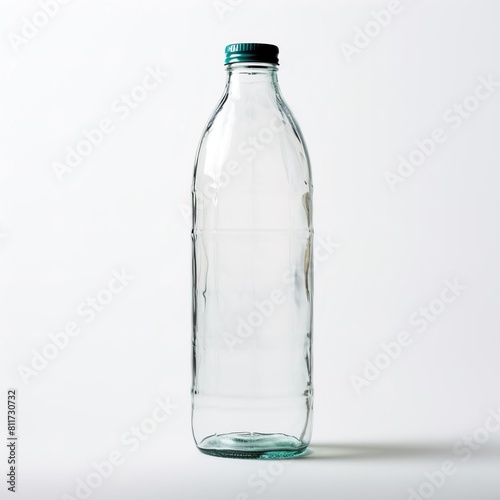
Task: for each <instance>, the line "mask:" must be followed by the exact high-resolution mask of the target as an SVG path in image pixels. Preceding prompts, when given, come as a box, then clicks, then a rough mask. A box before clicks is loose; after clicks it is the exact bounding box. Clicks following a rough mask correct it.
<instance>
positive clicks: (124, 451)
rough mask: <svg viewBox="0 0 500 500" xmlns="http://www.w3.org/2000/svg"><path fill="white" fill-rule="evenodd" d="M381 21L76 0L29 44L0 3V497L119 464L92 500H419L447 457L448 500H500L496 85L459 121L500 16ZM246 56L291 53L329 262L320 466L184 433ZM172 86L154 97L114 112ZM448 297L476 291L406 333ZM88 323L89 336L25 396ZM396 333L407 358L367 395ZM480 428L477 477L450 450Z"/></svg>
mask: <svg viewBox="0 0 500 500" xmlns="http://www.w3.org/2000/svg"><path fill="white" fill-rule="evenodd" d="M388 4H391V2H385V1H382V0H377V1H364V2H362V1H356V2H352V1H350V2H349V1H339V0H335V1H326V0H325V1H319V0H315V1H308V2H306V1H290V0H287V1H284V0H283V1H265V0H251V1H250V0H242V1H237V0H232V2H230V1H229V0H222V1H221V2H219V4H218V7H217V3H216V2H212V1H211V0H197V1H194V0H190V1H182V2H181V1H180V0H179V1H175V2H171V1H166V0H144V1H139V0H136V1H132V0H128V1H125V0H121V1H119V0H99V1H97V0H90V1H89V0H87V1H83V0H72V1H70V2H68V3H67V4H66V5H59V11H58V12H57V13H56V14H55V15H54V17H53V18H51V19H50V20H49V21H48V22H47V23H46V25H45V26H42V27H40V28H35V31H34V34H33V31H32V33H31V36H32V38H31V39H28V38H26V39H25V43H19V38H17V39H16V38H15V35H18V36H22V30H23V26H24V25H25V21H24V18H27V19H28V20H32V19H33V17H34V16H36V15H37V13H38V12H40V11H41V8H40V5H39V3H38V2H37V1H35V0H22V1H20V0H1V3H0V5H1V9H0V19H1V26H0V30H1V32H0V37H1V38H0V62H1V64H0V103H1V108H0V234H1V236H0V341H1V344H0V349H1V350H0V356H1V362H0V370H1V371H0V377H1V378H0V380H1V382H2V383H1V396H0V399H1V404H0V410H1V413H2V416H1V418H0V422H1V423H2V424H1V425H2V430H1V432H0V436H5V435H6V431H7V430H6V417H5V415H6V398H7V389H8V388H11V387H15V388H17V389H18V435H19V442H18V458H19V464H18V485H17V489H18V491H17V493H16V495H13V494H12V493H9V492H8V491H7V484H6V483H5V482H4V479H2V484H1V486H0V488H1V490H0V491H1V495H2V498H3V497H4V495H5V498H10V497H12V498H19V499H23V500H24V499H30V500H31V499H35V498H36V499H39V500H46V499H47V500H48V499H60V498H69V497H64V496H63V495H64V494H68V495H71V496H72V497H74V498H78V496H77V495H76V492H75V489H76V486H77V484H78V483H77V480H78V479H79V478H80V479H82V480H85V479H86V478H87V477H88V476H89V474H91V473H92V472H93V470H94V469H93V466H92V463H93V462H102V461H103V460H107V459H108V457H109V455H110V453H112V452H114V451H118V452H119V453H121V455H122V456H123V463H122V464H121V465H119V466H118V467H116V468H115V470H114V471H113V472H112V474H111V475H110V476H109V477H108V478H105V479H104V480H103V482H102V484H101V485H100V486H99V487H97V488H95V489H92V490H91V493H90V494H89V496H90V497H91V498H93V499H94V498H95V499H96V500H97V499H115V498H122V499H138V498H141V499H151V500H159V499H164V498H186V499H198V498H204V499H214V500H215V499H217V500H220V499H228V500H229V499H231V500H232V499H235V500H238V499H239V500H248V499H254V498H269V499H271V498H272V499H275V498H279V499H281V498H290V499H295V498H297V499H298V498H305V497H307V498H310V497H314V498H318V499H333V498H338V499H342V500H344V499H352V500H365V499H366V500H368V499H370V500H371V499H374V498H383V499H385V500H392V499H401V500H404V499H406V498H408V497H409V496H410V493H409V488H414V489H415V490H418V488H419V487H420V485H421V484H422V483H423V482H424V481H426V476H425V474H426V472H432V471H435V470H437V469H438V468H440V467H441V464H442V462H443V461H445V460H451V461H452V462H453V464H454V465H455V467H456V473H455V474H453V475H452V476H450V477H448V478H447V479H446V482H445V484H444V486H442V487H441V488H439V489H437V490H436V491H435V492H434V493H433V496H434V497H435V498H440V499H453V500H462V499H463V500H469V499H474V500H490V499H491V500H498V499H499V498H500V476H499V475H498V470H499V462H500V432H498V433H496V434H495V433H494V432H493V433H491V435H489V436H486V437H485V435H484V433H482V432H481V431H478V432H476V431H477V429H479V428H480V427H482V426H483V424H484V422H485V421H486V419H487V418H488V415H489V413H488V412H489V411H491V410H495V409H496V410H497V411H498V409H499V406H500V394H499V381H500V363H499V350H500V339H499V335H500V328H499V327H500V316H499V315H498V310H499V299H500V291H499V283H500V261H499V257H498V256H499V254H500V238H499V234H498V232H499V223H500V217H499V215H500V196H499V187H498V186H499V184H500V170H499V167H500V164H499V160H500V150H499V146H498V144H499V140H498V134H499V132H500V118H499V117H500V87H498V86H496V87H494V88H493V90H492V91H491V93H490V96H489V97H488V98H485V99H484V100H482V101H475V100H474V98H470V99H469V100H468V101H467V102H466V103H467V104H468V105H469V107H471V108H474V109H473V111H471V112H470V113H469V115H470V116H468V117H467V118H463V119H462V120H461V121H460V123H459V122H458V119H454V120H453V119H451V117H452V116H457V112H456V111H454V108H453V106H454V105H456V104H462V103H463V102H464V100H466V99H468V98H469V97H470V96H473V95H474V93H475V91H476V88H477V87H478V85H479V84H480V79H481V78H484V79H488V78H492V79H493V81H495V82H497V81H500V58H499V50H498V49H499V47H500V30H499V29H498V26H499V21H500V3H499V2H498V1H494V0H475V1H472V0H469V1H466V0H460V1H458V0H439V1H437V0H434V1H431V0H418V1H417V0H413V2H411V1H409V0H406V1H404V0H401V2H400V4H399V8H398V9H397V10H398V13H397V14H393V15H392V17H391V19H390V20H389V21H388V22H386V23H385V24H386V26H385V27H380V25H374V24H373V19H374V15H373V12H379V11H380V10H382V9H387V8H388ZM224 5H225V6H226V7H225V8H224ZM392 5H393V4H392ZM41 19H42V21H43V16H42V18H41ZM370 22H371V24H369V25H368V26H369V28H368V30H369V31H370V29H371V30H372V31H371V33H372V35H373V34H374V36H370V38H369V43H365V45H366V46H365V47H363V48H360V44H362V43H363V41H362V40H361V38H362V35H360V34H359V33H360V31H365V27H366V26H367V23H370ZM377 26H378V27H377ZM358 30H360V31H358ZM356 33H357V34H358V38H357V39H356V40H357V43H358V48H356V53H351V56H350V57H348V56H347V57H346V47H347V45H343V44H351V45H354V43H355V37H356ZM16 40H17V41H16ZM242 41H244V42H248V41H250V42H254V41H255V42H268V43H275V44H277V45H278V46H279V47H280V50H281V54H280V61H281V66H280V73H279V78H280V82H281V88H282V91H283V94H284V96H285V99H286V100H287V102H288V104H289V105H290V107H291V109H292V110H293V112H294V113H295V115H296V118H297V119H298V122H299V123H300V125H301V128H302V130H303V132H304V136H305V138H306V141H307V144H308V147H309V152H310V156H311V160H312V167H313V180H314V187H315V193H314V195H315V198H314V203H315V230H316V237H317V240H316V241H317V242H318V241H320V240H323V241H330V242H334V243H335V249H334V251H333V252H332V254H331V256H329V257H328V258H326V259H322V260H321V261H320V262H316V274H315V283H316V295H315V330H314V353H315V372H314V376H315V388H316V392H315V396H316V399H315V419H314V432H313V443H312V446H311V453H310V455H308V456H307V457H305V458H304V459H300V460H294V461H286V462H266V463H263V462H255V461H238V460H223V459H216V458H212V457H206V456H203V455H201V454H200V453H199V452H198V451H197V450H196V448H195V446H194V442H193V440H192V437H191V433H190V393H189V391H190V383H191V372H190V370H191V360H190V335H191V333H190V328H191V318H190V307H191V303H190V299H191V295H190V286H191V276H190V273H191V267H190V266H191V248H190V220H189V213H188V211H189V208H188V207H189V204H190V188H191V176H192V166H193V160H194V154H195V150H196V147H197V144H198V140H199V137H200V134H201V132H202V130H203V127H204V125H205V122H206V120H207V119H208V117H209V115H210V113H211V111H212V109H213V108H214V106H215V104H216V103H217V101H218V99H219V97H220V95H221V93H222V90H223V86H224V80H225V71H224V67H223V57H224V53H223V51H224V46H225V45H226V44H227V43H233V42H242ZM157 66H158V67H159V68H160V71H162V72H164V73H166V74H167V75H166V76H164V77H163V78H162V79H161V80H162V81H161V83H159V85H158V86H157V88H155V89H153V90H151V91H149V92H147V96H146V97H145V99H144V100H143V101H142V102H140V103H138V104H137V106H136V107H135V108H134V109H132V110H131V111H130V114H129V115H128V116H126V117H125V111H124V110H123V108H120V109H122V111H121V112H118V111H117V108H116V101H117V100H120V99H122V95H123V94H130V92H131V91H132V90H133V89H134V88H135V87H136V86H137V85H138V84H140V83H141V82H142V80H143V79H144V77H145V75H146V74H147V71H148V69H147V68H148V67H149V68H156V67H157ZM137 92H140V91H137ZM136 95H140V94H136ZM481 95H483V96H484V92H483V94H481ZM476 104H477V109H475V108H476ZM450 109H451V111H450ZM106 117H107V118H109V120H111V122H112V124H113V125H112V126H113V131H112V132H111V133H109V134H106V136H105V138H104V140H103V141H102V143H101V144H100V145H99V146H98V147H95V148H94V149H93V151H92V152H91V153H90V154H89V155H88V156H87V157H86V158H84V159H83V161H82V162H81V163H80V164H79V165H78V166H76V167H74V168H73V169H72V170H71V171H69V172H66V173H65V174H64V175H62V177H61V176H59V177H60V178H59V179H58V177H57V176H56V174H55V172H54V162H64V161H65V156H66V154H67V148H68V147H75V146H76V145H77V144H78V143H79V141H81V140H82V138H83V135H82V131H83V130H91V129H94V128H96V127H97V126H98V125H99V122H100V121H101V120H102V119H103V118H106ZM124 118H125V119H124ZM436 128H441V129H442V130H443V132H444V134H445V135H446V140H445V141H444V142H443V143H442V144H438V145H437V146H436V147H435V149H434V151H433V152H432V154H431V155H430V156H429V157H426V159H425V162H424V163H423V164H422V165H421V166H418V167H416V168H415V169H414V171H413V172H412V173H410V174H409V175H408V174H407V176H406V177H404V178H403V177H401V179H402V181H403V182H400V183H398V184H397V185H396V186H395V189H394V190H391V189H390V186H389V183H388V182H387V179H386V177H385V173H386V172H388V171H392V172H394V173H397V171H398V170H397V169H398V163H399V160H398V157H399V156H400V155H403V156H405V157H406V158H408V156H409V154H410V153H411V151H412V150H414V149H416V147H417V146H416V144H415V141H416V140H422V139H424V138H428V137H431V134H432V133H433V131H434V129H436ZM114 270H116V271H119V272H121V271H122V270H125V272H126V273H128V274H129V275H131V276H133V277H134V278H133V279H132V280H131V281H130V282H129V283H128V286H127V287H126V288H124V290H123V291H122V292H121V293H116V294H115V295H114V296H113V300H112V302H111V303H110V304H109V305H107V306H106V307H105V308H104V310H103V311H101V312H99V313H98V314H96V315H95V317H94V318H92V321H89V322H86V320H85V317H84V316H81V315H78V313H77V309H78V307H79V305H80V304H81V303H82V302H85V301H86V300H87V298H88V297H92V296H95V295H96V294H98V293H99V292H101V291H102V290H103V289H105V288H106V286H107V283H108V282H109V280H110V279H111V277H112V273H113V271H114ZM446 279H448V280H451V281H453V280H455V279H456V280H458V282H459V283H460V284H462V285H464V286H465V287H466V289H465V290H464V291H463V292H462V293H461V294H460V296H458V297H457V298H456V300H455V301H454V302H453V303H451V304H448V305H445V307H444V310H443V311H441V314H439V315H437V317H436V319H435V321H433V322H432V323H431V322H429V323H428V325H427V326H428V327H427V328H425V331H422V332H418V331H417V328H416V327H415V325H412V324H411V323H410V321H409V318H410V317H411V316H412V315H413V314H414V313H417V314H418V311H419V308H420V307H427V306H428V305H429V303H430V302H431V301H433V300H434V299H439V297H440V294H441V290H442V289H443V288H444V287H445V280H446ZM434 304H435V307H438V308H439V307H440V305H439V303H438V302H435V303H434ZM87 319H89V316H87ZM72 321H75V322H77V323H78V325H79V327H80V331H81V333H80V334H79V335H78V336H76V337H74V338H71V340H70V342H69V344H68V346H67V347H65V348H64V349H62V350H60V351H59V353H58V355H57V357H56V358H55V359H52V360H50V361H49V362H48V363H47V366H46V367H45V368H43V369H41V370H38V371H37V372H36V373H37V375H30V376H29V377H27V380H26V377H25V380H23V378H22V377H21V376H20V372H19V367H20V366H21V365H23V366H26V367H29V368H31V363H32V359H33V356H34V352H33V351H37V352H41V351H42V350H43V349H44V347H45V346H46V345H47V344H48V343H49V342H50V338H49V334H54V333H57V332H60V331H61V330H63V329H64V328H65V327H66V325H67V324H68V323H70V322H72ZM421 324H422V323H421ZM422 329H423V328H422ZM401 331H407V332H408V333H409V334H410V335H411V336H412V338H413V342H412V344H411V345H410V346H408V347H406V348H404V349H403V350H402V353H401V354H400V356H399V357H398V358H397V359H396V360H394V361H393V362H392V363H391V364H390V366H388V367H387V369H385V370H383V371H382V372H381V374H380V376H379V377H378V378H374V380H372V381H371V383H370V384H366V385H365V386H363V387H362V389H361V390H360V391H356V390H355V387H354V386H353V382H352V380H353V379H352V377H353V376H354V375H356V376H363V370H364V369H365V366H366V361H365V360H370V361H373V360H374V358H375V357H376V356H377V355H378V354H380V353H381V352H383V351H382V350H381V349H382V348H381V346H380V345H381V343H384V342H389V341H392V340H394V339H395V338H396V337H397V336H398V334H399V333H400V332H401ZM157 398H160V399H162V400H165V399H166V398H170V402H171V403H172V404H174V405H176V409H175V410H174V411H173V413H172V415H171V416H170V417H169V418H168V419H167V420H166V421H165V422H163V423H161V424H159V425H158V427H157V429H156V431H155V432H152V433H151V434H150V435H148V436H147V439H146V440H145V441H144V442H142V443H141V445H140V446H139V448H138V449H137V450H134V451H132V449H131V446H127V445H125V444H123V442H122V441H121V440H122V438H123V435H124V434H125V433H127V432H129V431H130V429H131V426H134V425H140V424H141V423H143V422H144V419H147V418H148V417H151V415H152V414H153V411H154V409H155V407H156V406H157V403H156V400H157ZM474 432H476V434H475V435H476V436H480V437H481V438H484V440H485V441H486V442H485V443H484V444H481V445H480V449H478V450H476V451H474V453H473V455H472V458H471V459H470V460H467V461H464V460H463V459H464V458H467V457H466V456H465V455H463V454H462V455H459V454H457V453H455V452H454V451H453V450H452V448H453V446H454V443H456V442H457V441H459V440H461V439H463V436H464V435H473V434H474ZM5 444H6V441H5V438H3V437H2V443H0V445H1V447H2V449H4V450H5V452H2V454H1V456H0V460H1V462H0V463H1V466H0V467H1V471H2V478H5V473H6V471H7V468H6V462H7V454H6V450H7V448H6V447H5ZM273 463H274V464H275V465H274V466H273V465H271V464H273ZM269 467H271V469H269ZM261 468H263V472H262V471H261V473H260V474H261V476H259V479H258V480H256V477H257V475H258V474H259V470H260V469H261ZM423 491H424V492H425V493H427V492H428V491H429V490H425V488H424V490H423ZM431 493H432V492H431ZM431 496H432V494H431ZM80 498H83V497H82V496H81V495H80Z"/></svg>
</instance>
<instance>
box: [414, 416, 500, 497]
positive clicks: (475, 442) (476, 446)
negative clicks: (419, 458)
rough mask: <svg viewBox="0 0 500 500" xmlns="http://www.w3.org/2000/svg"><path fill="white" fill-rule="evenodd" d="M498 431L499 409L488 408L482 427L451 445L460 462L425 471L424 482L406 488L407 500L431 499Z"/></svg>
mask: <svg viewBox="0 0 500 500" xmlns="http://www.w3.org/2000/svg"><path fill="white" fill-rule="evenodd" d="M498 431H500V407H498V408H496V409H494V408H490V409H489V410H488V416H487V417H486V419H485V420H484V422H483V424H482V426H480V427H477V428H476V429H474V430H473V431H472V432H471V433H470V434H466V435H464V436H462V439H459V440H458V441H456V442H455V444H454V445H453V447H452V449H451V451H452V452H453V453H454V454H455V455H463V457H462V458H461V462H459V463H458V464H457V463H456V462H455V461H453V460H446V461H444V462H443V463H442V464H441V466H440V467H439V468H438V469H436V470H432V471H427V472H426V473H425V474H424V476H425V480H424V481H422V482H421V483H420V484H419V485H418V486H417V487H416V488H408V493H409V497H408V500H426V499H428V498H431V497H433V496H434V495H435V494H436V493H437V492H438V491H439V490H441V488H443V487H444V486H445V485H446V483H447V481H448V479H449V478H450V477H452V476H454V475H455V474H456V473H457V472H458V471H459V469H460V463H466V462H468V461H469V460H470V459H471V458H472V457H473V455H474V453H476V452H478V451H479V450H480V449H481V448H482V447H483V446H484V445H485V444H486V443H487V442H488V441H489V440H490V439H491V437H492V435H493V434H496V433H497V432H498Z"/></svg>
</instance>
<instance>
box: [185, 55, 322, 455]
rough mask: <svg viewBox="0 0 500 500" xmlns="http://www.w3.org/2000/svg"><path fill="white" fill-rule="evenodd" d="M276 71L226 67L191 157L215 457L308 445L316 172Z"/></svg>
mask: <svg viewBox="0 0 500 500" xmlns="http://www.w3.org/2000/svg"><path fill="white" fill-rule="evenodd" d="M276 69H277V68H276V66H275V65H272V64H255V63H253V64H246V63H245V64H243V63H236V64H230V65H229V67H228V69H227V70H228V83H227V85H226V91H225V94H224V96H223V98H222V100H221V103H220V104H219V106H218V107H217V109H216V111H215V113H214V115H213V116H212V118H211V119H210V121H209V123H208V125H207V128H206V130H205V132H204V134H203V137H202V140H201V143H200V146H199V150H198V154H197V158H196V165H195V175H194V180H193V231H192V239H193V337H192V342H193V386H192V403H193V410H192V412H193V413H192V427H193V435H194V439H195V442H196V444H197V446H198V448H199V449H200V450H201V451H203V452H205V453H208V454H214V455H219V456H229V457H243V458H244V457H248V458H254V457H261V458H276V457H288V456H294V455H297V454H300V453H302V452H303V451H305V449H306V447H307V445H308V443H309V440H310V435H311V418H312V398H313V395H312V392H313V388H312V372H311V370H312V366H311V365H312V359H311V339H312V298H313V269H312V265H313V263H312V245H313V226H312V184H311V172H310V165H309V159H308V155H307V151H306V148H305V145H304V141H303V139H302V135H301V133H300V130H299V128H298V126H297V124H296V122H295V120H294V118H293V116H292V114H291V113H290V111H289V109H288V107H287V106H286V104H285V103H284V102H283V100H282V98H281V94H280V91H279V88H278V86H277V80H276Z"/></svg>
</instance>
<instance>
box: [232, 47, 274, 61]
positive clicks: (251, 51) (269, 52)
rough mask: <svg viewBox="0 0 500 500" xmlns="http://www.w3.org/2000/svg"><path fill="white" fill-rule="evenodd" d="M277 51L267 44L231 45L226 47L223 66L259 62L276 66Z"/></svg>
mask: <svg viewBox="0 0 500 500" xmlns="http://www.w3.org/2000/svg"><path fill="white" fill-rule="evenodd" d="M278 54H279V49H278V47H277V46H276V45H271V44H268V43H233V44H231V45H228V46H227V47H226V60H225V62H224V64H232V63H248V62H260V63H269V64H278Z"/></svg>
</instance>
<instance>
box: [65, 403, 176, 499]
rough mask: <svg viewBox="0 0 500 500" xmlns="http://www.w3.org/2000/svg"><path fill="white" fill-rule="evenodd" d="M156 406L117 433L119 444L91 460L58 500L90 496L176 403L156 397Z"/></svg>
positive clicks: (143, 440)
mask: <svg viewBox="0 0 500 500" xmlns="http://www.w3.org/2000/svg"><path fill="white" fill-rule="evenodd" d="M155 403H156V406H155V408H154V409H153V411H152V412H151V414H150V415H149V416H147V417H145V418H143V419H142V420H141V421H140V422H139V423H138V424H137V425H132V426H131V427H130V428H129V429H127V430H126V431H125V432H123V433H122V434H121V435H120V445H121V446H120V447H117V448H115V449H114V450H112V451H111V452H110V453H108V454H107V456H106V458H105V459H104V460H101V461H99V462H92V464H91V465H90V467H91V471H90V472H89V473H88V474H86V475H85V476H84V477H83V478H82V477H78V478H76V480H75V481H76V486H75V489H74V492H73V493H72V494H68V493H63V494H62V495H61V500H87V499H88V498H90V497H91V496H92V494H93V493H94V491H95V490H97V489H98V488H99V487H100V486H101V485H102V484H103V483H104V481H105V480H107V479H109V478H110V477H111V476H112V474H113V472H114V471H115V470H116V469H117V468H118V467H120V466H122V465H123V464H124V463H125V462H126V460H127V458H128V456H130V454H132V453H136V452H137V451H138V450H139V449H140V447H141V446H142V444H143V443H145V442H146V441H147V440H148V439H149V438H150V437H151V435H153V434H154V433H155V432H156V431H157V430H158V428H159V427H160V426H161V425H162V424H163V423H164V422H166V421H167V420H168V419H169V418H170V417H171V416H172V415H173V414H174V412H175V411H176V410H177V409H178V405H176V404H173V403H171V402H170V398H169V397H167V398H157V399H156V401H155Z"/></svg>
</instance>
